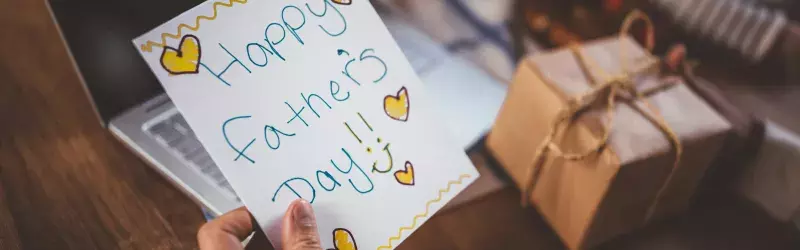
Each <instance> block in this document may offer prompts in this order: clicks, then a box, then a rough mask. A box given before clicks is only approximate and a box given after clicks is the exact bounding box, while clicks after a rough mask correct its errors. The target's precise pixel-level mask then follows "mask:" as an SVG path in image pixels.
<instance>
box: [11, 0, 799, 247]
mask: <svg viewBox="0 0 800 250" xmlns="http://www.w3.org/2000/svg"><path fill="white" fill-rule="evenodd" d="M251 1H254V0H251ZM354 1H358V0H354ZM201 2H202V1H169V2H168V3H162V2H160V1H159V2H158V4H162V5H163V7H162V8H160V9H159V10H158V11H153V12H151V11H150V9H149V8H144V7H142V2H140V1H135V2H131V1H93V0H83V1H81V0H28V1H11V0H0V20H2V23H3V28H2V31H0V32H2V33H1V34H2V36H0V56H1V57H0V117H2V118H0V249H194V248H197V245H196V239H195V233H196V231H197V229H198V228H199V226H200V225H202V223H204V222H205V221H206V220H208V219H212V218H214V217H215V216H218V215H219V214H221V213H224V212H226V211H228V210H230V209H231V208H234V207H237V206H239V205H241V204H240V201H239V200H238V197H236V195H235V192H234V191H233V190H232V189H231V188H230V186H229V185H228V184H227V181H226V180H225V178H224V177H223V176H222V175H221V173H220V172H219V170H218V169H217V168H216V165H214V163H213V162H212V161H210V158H208V157H207V154H205V153H204V152H205V150H204V149H203V147H202V145H199V142H197V141H196V139H193V138H194V135H193V133H191V132H185V133H181V134H176V132H175V131H179V130H180V129H178V130H175V129H174V128H176V127H181V126H187V125H186V123H185V121H184V120H182V118H180V116H179V114H177V112H176V114H177V116H175V117H173V118H170V119H168V120H159V121H158V122H159V123H158V124H164V125H163V126H151V127H144V126H143V124H152V123H153V122H152V119H151V118H152V117H149V116H142V117H133V118H131V117H132V116H131V114H132V113H136V112H135V111H136V110H146V111H147V112H152V111H153V110H156V111H158V112H172V111H170V110H174V106H173V105H172V104H171V103H169V100H168V97H166V95H165V94H164V93H163V90H162V89H161V87H160V85H158V83H157V81H155V78H154V77H153V76H152V74H151V73H150V72H149V71H148V69H147V68H146V66H144V61H143V60H141V58H139V56H138V54H136V53H135V52H136V51H135V47H134V46H131V43H130V40H131V39H133V38H134V37H136V36H138V35H140V34H142V33H144V32H146V31H147V30H149V29H151V28H153V27H155V26H156V25H158V24H160V23H163V22H164V21H166V20H168V19H169V18H171V17H174V16H176V15H178V14H180V13H181V12H183V11H185V10H188V9H189V8H191V7H192V6H194V5H197V4H199V3H201ZM371 2H372V3H373V4H374V5H375V6H376V8H377V9H378V10H379V13H380V14H381V15H382V17H383V18H384V22H385V23H386V24H387V26H388V27H389V29H390V31H391V32H392V33H393V35H394V36H395V39H396V40H398V44H399V45H400V47H401V49H402V50H403V51H404V53H406V56H407V57H408V59H409V61H411V63H412V65H413V66H414V68H415V70H416V71H417V73H418V74H419V75H420V77H421V78H422V79H423V81H424V82H425V83H426V84H429V85H430V88H431V89H432V91H450V90H456V91H457V92H454V93H466V94H470V93H471V94H473V95H475V96H483V98H481V99H480V101H478V102H474V103H470V104H469V107H470V110H456V111H455V112H454V113H457V114H462V115H461V116H457V117H454V118H453V119H452V120H453V121H457V122H455V123H453V124H449V125H450V126H451V128H452V129H453V130H454V131H455V133H458V136H459V140H460V142H461V143H462V145H463V146H464V148H465V150H466V151H467V152H468V154H469V155H470V157H471V159H472V160H473V162H474V163H475V165H476V167H477V168H478V169H479V171H480V172H481V173H482V177H481V179H480V180H478V181H477V182H476V183H475V184H473V185H472V186H471V187H470V188H468V189H467V190H466V191H465V192H464V193H462V194H461V195H459V196H458V197H457V198H456V199H455V200H454V201H453V202H451V204H449V205H448V208H446V209H444V210H443V211H442V212H440V213H438V214H437V215H436V216H435V217H434V218H432V219H431V220H429V221H428V222H427V223H426V224H425V225H424V226H423V227H421V228H420V229H419V230H418V231H417V232H415V233H414V234H413V235H412V236H411V237H410V238H409V239H408V240H406V241H405V242H404V243H403V244H402V245H400V249H565V248H568V246H567V245H565V244H564V242H563V239H562V238H561V237H560V236H559V235H558V234H557V232H555V231H554V230H553V228H552V227H551V225H550V224H548V221H547V219H545V218H543V217H542V215H541V214H540V213H539V211H537V210H536V209H534V208H523V207H521V206H520V205H519V195H520V193H519V192H520V191H519V189H518V188H517V186H516V185H515V184H514V182H513V178H512V177H511V176H509V173H508V172H507V171H506V170H505V169H504V168H503V167H502V166H500V165H501V164H500V163H498V160H497V159H495V155H493V154H492V153H491V149H487V145H486V134H488V133H491V131H492V129H493V126H492V125H493V122H494V121H495V119H497V114H498V112H501V111H500V110H501V107H502V104H503V103H504V101H505V100H504V98H505V96H506V95H508V91H509V88H508V86H509V85H510V84H512V83H514V82H515V72H516V71H517V69H518V67H519V63H520V62H524V61H525V60H527V59H528V58H534V57H536V56H537V55H542V54H546V53H550V52H552V51H555V50H559V49H563V48H565V47H566V46H568V45H569V44H573V43H584V42H590V41H593V40H596V39H602V38H605V37H610V36H614V35H615V34H616V33H617V32H618V31H619V28H620V25H621V23H622V21H623V19H624V18H625V16H626V15H627V14H628V13H629V12H630V11H632V10H634V9H639V10H642V11H643V12H644V13H646V14H647V15H648V16H649V17H650V18H651V20H652V21H653V24H654V27H655V28H654V34H655V48H654V50H653V54H654V55H657V56H663V55H665V54H667V53H668V52H669V51H670V50H671V48H673V46H674V45H677V44H682V45H685V48H686V51H687V53H686V57H685V62H687V63H690V64H691V65H693V69H694V74H696V77H697V78H698V79H702V80H701V81H702V82H703V84H701V85H702V86H703V87H700V88H699V89H698V88H696V87H695V88H693V90H694V91H695V92H698V95H700V96H701V97H702V98H703V99H704V100H705V101H706V102H709V103H711V104H710V105H711V106H714V108H715V110H716V111H717V112H719V113H722V114H723V115H722V116H724V117H725V118H726V119H727V120H728V121H729V122H730V123H731V124H732V126H733V127H734V129H733V130H734V132H733V133H734V134H737V136H740V137H741V138H739V139H740V140H739V141H737V143H740V144H741V145H742V146H741V147H740V151H731V152H728V154H731V155H734V156H739V155H742V156H744V155H747V156H748V157H743V158H741V159H740V158H732V159H728V160H727V161H719V162H715V164H714V165H713V166H711V167H709V169H708V170H707V171H706V172H705V175H704V177H703V180H702V181H701V182H700V184H699V186H698V188H697V191H696V192H695V193H694V194H693V195H692V199H691V200H692V202H691V205H690V206H689V208H688V209H687V210H686V211H682V212H681V213H679V214H676V215H674V216H671V217H669V218H667V219H664V220H659V221H656V222H653V223H648V224H647V225H646V226H643V227H641V228H637V229H636V230H633V231H631V232H627V233H625V234H623V235H619V236H616V237H614V238H613V239H609V240H606V241H603V242H602V243H600V244H597V245H594V246H592V248H593V249H725V250H729V249H800V136H798V133H800V114H798V112H797V109H798V108H800V24H799V23H798V21H800V1H797V0H373V1H371ZM89 6H92V7H89ZM391 20H394V21H391ZM631 36H632V37H633V38H634V39H635V40H637V41H639V42H640V43H641V42H644V41H645V37H646V32H645V29H644V28H643V27H640V26H634V29H633V30H632V33H631ZM83 43H86V44H87V46H85V47H81V46H80V45H79V44H83ZM431 51H433V52H431ZM120 58H122V59H120ZM454 65H455V66H454ZM130 69H135V70H130ZM98 71H103V72H106V73H105V74H99V73H98ZM108 72H110V73H108ZM465 72H470V73H469V74H465ZM457 96H458V95H457ZM457 96H456V97H453V98H451V99H448V102H447V103H442V104H441V108H442V109H445V110H447V111H452V110H450V109H452V108H453V107H454V106H458V105H456V104H459V103H462V102H469V101H470V100H465V99H463V98H462V99H458V98H459V97H457ZM165 103H167V104H165ZM717 103H723V104H717ZM152 105H156V106H152ZM163 105H166V106H163ZM150 107H157V108H150ZM725 107H727V109H730V111H726V108H725ZM469 111H476V112H469ZM529 115H535V114H530V113H525V112H519V116H529ZM98 120H99V122H98ZM165 127H166V129H165ZM127 129H132V130H136V131H132V132H130V131H127ZM531 129H537V128H531ZM139 137H141V138H142V139H141V140H139V139H137V138H139ZM146 140H152V141H153V142H146ZM726 142H732V141H726ZM142 145H148V146H142ZM176 145H177V146H176ZM164 150H167V151H165V152H168V153H163V154H162V153H159V152H161V151H164ZM184 151H186V152H184ZM197 152H200V153H197ZM186 169H191V170H192V171H189V170H186ZM260 238H263V235H256V236H254V240H253V241H254V243H253V244H251V245H250V246H249V248H253V249H258V248H261V247H263V248H269V246H264V245H258V244H259V243H258V242H261V243H263V241H260V240H259V239H260Z"/></svg>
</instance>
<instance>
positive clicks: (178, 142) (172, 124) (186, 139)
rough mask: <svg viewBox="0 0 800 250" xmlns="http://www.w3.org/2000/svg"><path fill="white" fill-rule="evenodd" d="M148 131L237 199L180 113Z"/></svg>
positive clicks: (170, 116)
mask: <svg viewBox="0 0 800 250" xmlns="http://www.w3.org/2000/svg"><path fill="white" fill-rule="evenodd" d="M146 131H147V132H148V133H149V134H150V135H151V136H153V137H154V138H155V139H156V140H157V141H158V142H159V143H161V144H162V145H163V146H165V147H166V148H168V149H170V151H172V153H173V154H176V155H178V156H179V157H180V158H182V159H183V160H185V161H186V162H188V163H189V164H188V165H190V166H191V167H193V168H195V170H197V171H198V172H200V173H202V174H203V175H204V176H206V177H207V178H208V179H209V181H211V182H212V183H214V184H216V185H217V186H219V187H221V188H222V189H223V190H226V191H228V192H229V194H231V195H233V196H234V197H236V192H234V191H233V187H231V184H230V183H228V179H226V178H225V176H224V175H222V171H220V169H219V167H217V164H215V163H214V161H213V160H212V159H211V156H209V155H208V152H206V149H205V148H204V147H203V145H202V144H201V143H200V141H199V140H197V136H196V135H195V134H194V131H192V129H191V128H190V127H189V124H188V123H187V122H186V119H184V118H183V116H182V115H181V114H180V113H179V112H174V113H173V114H171V115H169V116H167V117H166V119H163V120H161V121H158V122H156V123H153V124H152V125H151V126H150V127H148V128H147V129H146ZM236 200H237V201H238V200H239V198H238V197H236Z"/></svg>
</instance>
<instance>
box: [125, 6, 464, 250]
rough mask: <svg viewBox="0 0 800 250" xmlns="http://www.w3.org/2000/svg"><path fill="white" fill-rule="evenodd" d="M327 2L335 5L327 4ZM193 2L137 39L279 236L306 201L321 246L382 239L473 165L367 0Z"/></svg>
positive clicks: (455, 187)
mask: <svg viewBox="0 0 800 250" xmlns="http://www.w3.org/2000/svg"><path fill="white" fill-rule="evenodd" d="M337 2H338V3H337ZM347 2H349V1H342V0H329V1H325V0H298V1H288V0H269V1H267V0H249V1H248V0H220V1H218V2H212V1H209V2H205V3H203V4H200V5H199V6H197V7H195V8H193V9H191V10H189V11H187V12H185V13H183V14H181V15H180V16H178V17H176V18H174V19H173V20H171V21H169V22H167V23H165V24H163V25H161V26H159V27H158V28H155V29H154V30H152V31H150V32H148V33H147V34H145V35H143V36H141V37H139V38H137V39H135V40H134V41H133V42H134V45H135V46H136V48H137V49H139V50H140V52H141V54H142V56H143V57H144V59H145V60H146V61H147V63H148V64H149V65H150V67H151V69H152V70H153V72H154V73H155V74H156V76H157V77H158V79H159V80H160V81H161V83H162V85H163V86H164V88H165V89H166V91H167V93H168V94H169V96H170V97H171V98H172V100H173V101H174V102H175V104H176V105H177V107H178V109H179V110H180V111H181V113H182V114H183V115H184V116H185V117H186V119H187V121H188V122H189V124H190V125H191V127H192V129H193V130H194V131H195V133H196V134H197V136H198V137H199V139H200V141H201V142H202V143H203V145H204V146H205V148H206V149H207V150H208V151H209V153H210V154H211V156H212V158H213V159H214V161H215V162H216V163H217V165H219V167H220V168H221V170H222V172H223V173H224V174H225V176H226V177H227V178H228V180H229V182H230V183H231V184H232V185H233V187H234V189H235V190H236V192H237V194H238V195H239V197H241V198H242V200H243V202H244V203H245V204H246V205H247V207H248V208H249V209H250V211H251V212H252V213H253V214H254V215H255V217H256V219H257V220H258V222H259V224H260V225H261V226H262V227H263V228H264V229H265V231H266V232H267V235H268V236H269V238H270V239H271V240H272V242H273V244H274V245H276V246H280V242H279V240H280V234H279V232H280V223H279V222H280V220H281V218H282V216H283V214H284V212H285V210H286V207H287V205H288V204H289V203H290V202H291V201H292V200H294V199H297V198H298V197H301V198H304V199H306V200H308V201H311V202H312V205H313V207H314V209H315V212H316V216H317V219H318V224H319V230H320V235H321V236H322V242H323V246H324V247H325V248H334V247H338V248H339V249H345V248H344V246H334V244H333V237H332V236H333V232H334V230H335V229H337V228H343V229H346V230H347V231H348V232H349V233H350V234H351V236H352V239H353V240H354V241H355V243H356V246H357V247H358V249H391V248H394V247H396V246H397V245H398V244H399V243H400V242H402V241H403V240H404V239H405V238H406V237H408V236H409V235H410V234H411V232H413V231H414V230H416V229H417V228H419V226H420V225H421V224H422V223H424V222H425V220H427V219H428V218H430V217H431V216H432V215H433V214H434V213H435V212H436V211H437V210H438V209H439V208H441V207H442V206H443V205H444V204H445V203H447V201H449V200H450V199H451V198H452V197H454V196H455V195H456V194H457V193H459V192H460V191H461V190H463V189H464V188H465V187H466V186H467V185H469V184H470V183H471V182H472V181H473V180H475V179H476V178H478V173H477V171H476V170H475V169H474V167H473V166H472V164H471V162H470V161H469V159H468V158H467V157H466V155H465V154H464V152H463V151H462V149H461V147H460V146H458V145H457V144H455V143H453V142H452V141H451V140H450V139H449V138H448V137H449V135H448V133H447V131H445V130H444V129H443V127H442V125H441V123H442V122H443V121H442V120H441V118H440V117H439V116H437V115H436V114H432V113H431V112H430V107H431V106H430V105H431V101H429V100H428V98H436V96H430V97H428V96H426V93H425V89H424V86H422V84H421V82H420V80H419V79H418V78H417V76H416V75H415V74H414V72H413V70H412V68H411V66H410V65H409V64H408V62H407V61H406V59H405V58H404V56H403V54H402V53H401V51H400V50H399V49H398V47H397V45H396V44H395V42H394V41H393V39H392V37H391V35H390V34H389V32H388V31H387V30H386V28H385V26H384V25H383V23H382V22H381V20H380V18H379V16H378V15H377V13H376V12H375V10H374V9H373V8H372V6H371V5H370V4H369V2H368V1H362V0H359V1H352V3H350V4H347Z"/></svg>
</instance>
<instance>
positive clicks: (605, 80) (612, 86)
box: [522, 10, 683, 221]
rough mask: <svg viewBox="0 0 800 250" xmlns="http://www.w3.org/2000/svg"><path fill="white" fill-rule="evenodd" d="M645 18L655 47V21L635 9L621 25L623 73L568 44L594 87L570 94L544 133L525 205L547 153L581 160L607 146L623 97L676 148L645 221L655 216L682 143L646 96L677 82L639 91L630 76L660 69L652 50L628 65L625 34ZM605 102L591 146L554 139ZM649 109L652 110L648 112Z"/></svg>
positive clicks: (649, 40)
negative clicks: (572, 147)
mask: <svg viewBox="0 0 800 250" xmlns="http://www.w3.org/2000/svg"><path fill="white" fill-rule="evenodd" d="M640 20H641V21H643V22H644V23H645V25H646V27H647V33H646V40H645V42H646V45H645V46H646V48H647V51H648V52H650V51H652V49H653V45H654V36H653V24H652V22H651V21H650V18H649V17H647V15H645V14H644V13H643V12H641V11H639V10H634V11H633V12H631V13H630V14H628V16H627V17H626V18H625V21H624V22H623V24H622V27H621V28H620V34H619V38H620V43H619V46H620V47H619V64H620V67H621V69H622V70H621V71H622V72H621V73H618V74H610V73H608V72H605V71H604V70H602V68H600V67H598V66H597V64H596V63H595V62H594V61H592V60H591V58H588V57H585V56H584V55H583V53H581V51H580V45H578V44H571V45H570V46H569V48H570V50H571V51H572V53H573V55H575V56H576V57H577V59H578V60H577V61H578V62H579V65H580V67H581V70H582V71H583V73H584V74H585V75H586V76H587V79H589V82H590V84H591V85H592V88H591V89H590V90H589V91H587V92H585V93H583V94H580V95H578V96H574V97H570V98H569V99H568V100H567V105H566V107H564V108H563V109H562V110H561V111H560V112H559V113H558V114H557V116H556V118H555V119H554V120H553V123H552V124H551V126H550V130H549V132H548V133H547V135H546V136H545V138H544V140H543V141H542V143H541V144H540V145H539V146H538V147H537V149H536V151H535V153H534V156H533V159H534V161H533V165H532V166H531V167H530V168H529V169H528V175H527V176H528V179H527V181H526V185H525V188H524V192H523V194H522V195H523V196H522V204H523V206H526V205H527V204H528V199H530V198H531V194H532V193H533V191H534V189H535V187H536V184H537V183H538V179H539V177H540V175H541V172H542V167H543V166H544V164H545V162H546V160H547V156H551V157H561V158H563V159H564V160H567V161H580V160H583V159H585V158H587V157H589V156H592V155H594V154H596V153H597V154H599V153H600V152H602V151H603V150H604V149H605V148H606V146H607V145H608V141H609V136H610V134H611V131H612V130H613V125H614V111H615V108H616V105H617V102H618V100H620V99H623V100H624V101H626V102H630V103H633V104H632V105H630V106H631V107H633V109H634V110H636V111H637V112H638V113H640V114H641V115H642V116H643V117H645V118H646V119H647V120H648V121H649V122H650V123H652V124H653V125H655V126H656V127H657V128H658V129H659V130H660V131H661V133H663V134H664V136H665V137H666V138H667V139H668V140H669V142H670V144H671V145H672V147H673V149H674V152H675V160H674V164H673V168H672V171H671V172H670V173H669V176H668V177H667V179H666V181H665V182H664V184H663V185H662V186H661V188H660V189H659V191H658V193H657V194H656V197H655V199H654V201H653V202H652V203H651V205H650V207H649V208H648V211H647V215H646V218H645V221H648V220H650V218H651V217H652V216H653V214H654V212H655V209H656V207H657V205H658V202H659V201H660V199H661V197H662V196H663V194H664V192H665V191H666V188H667V187H668V185H667V184H668V183H669V182H670V181H671V180H672V177H673V175H674V173H675V169H676V168H677V167H678V165H679V164H680V158H681V153H682V150H683V147H682V145H681V142H680V140H679V139H678V136H677V135H676V134H675V132H673V131H672V129H670V127H669V125H667V123H666V122H665V121H664V119H663V118H662V117H661V116H660V115H659V114H658V111H657V110H656V109H655V108H653V106H652V105H650V103H649V102H648V101H647V99H646V97H647V96H649V95H652V94H654V93H657V92H659V91H662V90H664V89H666V88H668V87H671V86H672V85H674V82H672V84H664V85H662V86H658V87H654V88H651V89H647V90H644V91H639V90H637V88H636V85H635V83H634V81H633V79H632V77H631V76H634V75H637V74H641V73H644V72H648V71H652V70H654V69H657V67H658V66H660V64H659V63H660V62H659V60H658V59H657V58H655V57H654V56H652V55H651V54H649V53H648V54H647V57H646V58H645V59H646V60H645V61H644V62H642V63H640V64H639V65H638V67H636V68H634V69H628V65H627V63H628V62H627V60H626V58H627V57H626V47H625V46H624V45H623V43H622V42H621V41H622V40H623V39H624V37H625V35H626V34H628V31H629V29H630V28H631V26H632V25H633V24H634V23H635V22H636V21H640ZM591 72H595V73H596V75H598V76H599V78H601V79H600V80H599V81H598V80H597V79H594V76H593V74H591ZM636 102H639V103H641V104H642V106H645V108H646V109H645V108H642V107H641V106H639V105H636V104H635V103H636ZM596 104H602V105H604V106H602V105H601V106H600V107H603V108H604V110H605V113H604V117H605V119H607V121H608V122H607V123H608V125H607V126H604V130H603V133H602V137H601V138H600V140H599V141H598V142H597V143H596V144H595V145H593V146H592V147H590V148H589V149H588V150H586V151H583V152H577V153H574V152H565V151H564V150H562V149H561V147H560V146H559V145H558V144H557V143H556V142H555V138H556V135H558V134H562V132H563V130H564V129H566V128H567V127H569V124H570V123H572V122H574V121H575V120H576V119H577V118H578V117H579V116H580V115H581V114H583V113H585V111H588V110H589V109H592V108H595V107H597V106H598V105H596ZM648 111H649V112H648Z"/></svg>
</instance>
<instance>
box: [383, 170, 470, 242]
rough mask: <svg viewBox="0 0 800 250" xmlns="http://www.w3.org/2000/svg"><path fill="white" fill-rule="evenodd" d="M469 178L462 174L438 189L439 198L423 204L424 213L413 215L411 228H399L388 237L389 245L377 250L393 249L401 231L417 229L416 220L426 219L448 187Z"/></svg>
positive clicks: (448, 189) (401, 234)
mask: <svg viewBox="0 0 800 250" xmlns="http://www.w3.org/2000/svg"><path fill="white" fill-rule="evenodd" d="M470 177H472V176H471V175H468V174H462V175H461V176H459V177H458V180H455V181H450V182H448V183H447V188H444V189H439V196H438V197H436V199H433V200H429V201H428V202H427V203H425V212H424V213H421V214H417V215H415V216H414V219H413V220H412V222H411V226H406V227H401V228H400V230H398V231H397V236H392V237H389V243H387V245H383V246H380V247H378V250H381V249H393V248H394V246H393V245H392V241H395V240H400V238H401V237H402V236H403V231H405V230H414V228H416V227H417V220H418V219H421V218H425V217H428V212H429V210H430V209H431V205H432V204H434V203H437V202H439V201H441V200H442V195H443V194H445V193H447V192H450V187H452V186H453V185H459V184H461V183H462V182H463V181H464V179H465V178H470Z"/></svg>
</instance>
